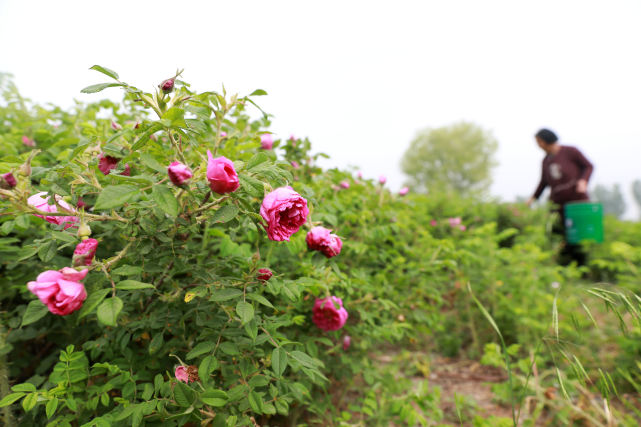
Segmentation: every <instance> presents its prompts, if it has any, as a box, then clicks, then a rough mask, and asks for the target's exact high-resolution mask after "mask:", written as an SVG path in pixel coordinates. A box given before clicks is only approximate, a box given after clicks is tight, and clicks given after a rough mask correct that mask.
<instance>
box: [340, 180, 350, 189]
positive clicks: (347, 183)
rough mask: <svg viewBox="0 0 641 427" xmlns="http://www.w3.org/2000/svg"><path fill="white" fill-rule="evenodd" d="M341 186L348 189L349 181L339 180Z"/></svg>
mask: <svg viewBox="0 0 641 427" xmlns="http://www.w3.org/2000/svg"><path fill="white" fill-rule="evenodd" d="M341 187H342V188H344V189H348V188H349V182H347V181H341Z"/></svg>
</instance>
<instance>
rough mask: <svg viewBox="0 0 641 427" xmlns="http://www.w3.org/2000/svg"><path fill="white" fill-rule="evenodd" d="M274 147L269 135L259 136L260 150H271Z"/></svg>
mask: <svg viewBox="0 0 641 427" xmlns="http://www.w3.org/2000/svg"><path fill="white" fill-rule="evenodd" d="M273 146H274V139H273V137H272V134H271V133H264V134H262V135H261V136H260V148H262V149H263V150H271V149H272V147H273Z"/></svg>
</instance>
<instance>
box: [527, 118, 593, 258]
mask: <svg viewBox="0 0 641 427" xmlns="http://www.w3.org/2000/svg"><path fill="white" fill-rule="evenodd" d="M534 138H535V140H536V143H537V144H538V145H539V147H540V148H541V149H542V150H543V151H545V153H546V155H545V158H543V165H542V170H541V180H540V182H539V185H538V187H537V188H536V191H535V192H534V195H532V197H530V199H529V200H528V201H527V205H528V206H530V205H531V204H532V203H533V202H534V200H537V199H538V198H539V197H540V196H541V194H542V193H543V190H545V188H546V187H548V186H549V187H550V201H551V202H552V203H554V204H555V205H556V208H555V211H556V212H558V213H559V215H560V218H561V221H560V223H557V224H556V225H555V227H554V229H553V231H554V232H555V233H557V234H561V235H562V236H563V238H564V246H563V249H562V251H561V261H562V263H568V262H569V261H570V260H575V261H577V263H578V264H579V265H582V264H584V263H585V253H584V252H583V251H582V250H581V247H580V246H579V245H572V244H569V243H568V242H567V241H566V240H565V214H564V207H565V205H566V204H567V203H570V202H577V201H588V200H590V198H589V197H588V193H587V190H588V181H589V180H590V176H591V175H592V171H593V170H594V166H593V165H592V163H590V161H589V160H588V159H587V158H586V157H585V156H584V155H583V153H581V152H580V151H579V150H578V149H577V148H575V147H571V146H567V145H561V144H559V138H558V137H557V136H556V134H555V133H554V132H552V131H551V130H549V129H541V130H539V131H538V132H537V133H536V134H535V135H534ZM568 258H569V260H568Z"/></svg>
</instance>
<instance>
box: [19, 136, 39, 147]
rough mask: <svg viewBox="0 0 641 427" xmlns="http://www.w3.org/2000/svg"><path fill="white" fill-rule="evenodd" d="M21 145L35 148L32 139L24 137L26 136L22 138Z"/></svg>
mask: <svg viewBox="0 0 641 427" xmlns="http://www.w3.org/2000/svg"><path fill="white" fill-rule="evenodd" d="M22 143H23V144H24V145H26V146H27V147H35V146H36V142H35V141H34V140H33V139H31V138H29V137H28V136H26V135H23V136H22Z"/></svg>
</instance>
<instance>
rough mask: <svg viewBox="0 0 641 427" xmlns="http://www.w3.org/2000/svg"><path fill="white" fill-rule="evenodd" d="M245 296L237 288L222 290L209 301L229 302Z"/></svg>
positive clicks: (216, 292) (215, 293)
mask: <svg viewBox="0 0 641 427" xmlns="http://www.w3.org/2000/svg"><path fill="white" fill-rule="evenodd" d="M242 294H243V291H241V290H240V289H235V288H227V289H221V290H219V291H215V292H214V295H213V296H212V297H211V298H210V299H209V300H210V301H227V300H230V299H232V298H236V297H239V296H241V295H242Z"/></svg>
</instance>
